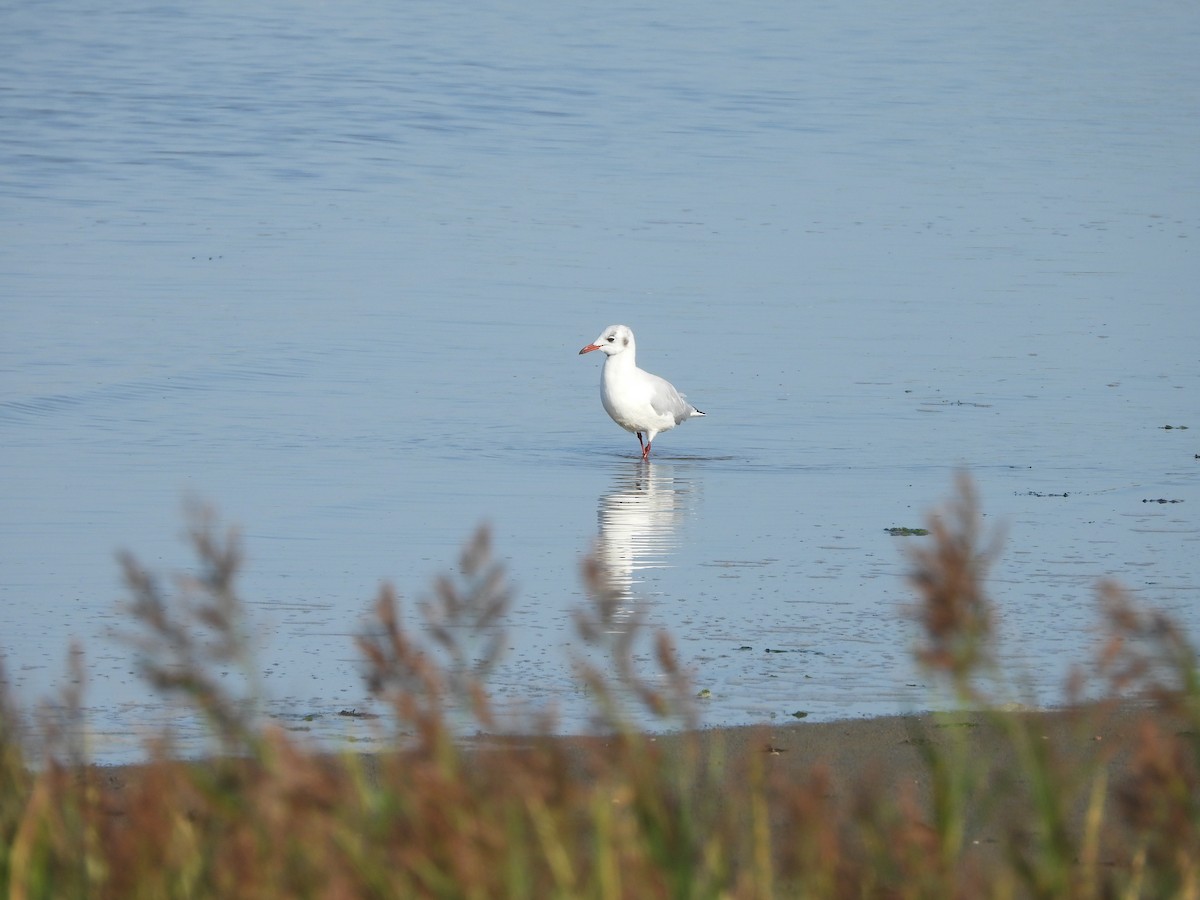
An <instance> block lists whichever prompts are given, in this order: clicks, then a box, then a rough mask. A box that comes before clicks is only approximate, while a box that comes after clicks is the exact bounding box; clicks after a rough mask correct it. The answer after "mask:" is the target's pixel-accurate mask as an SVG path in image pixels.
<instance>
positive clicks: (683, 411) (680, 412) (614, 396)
mask: <svg viewBox="0 0 1200 900" xmlns="http://www.w3.org/2000/svg"><path fill="white" fill-rule="evenodd" d="M593 350H599V351H601V352H602V353H604V368H603V369H602V370H601V372H600V400H601V401H602V402H603V403H604V410H605V412H607V413H608V414H609V415H610V416H611V417H612V420H613V421H614V422H616V423H617V424H618V425H620V426H621V427H622V428H624V429H625V430H626V431H632V432H633V433H634V434H636V435H637V438H638V443H639V444H641V445H642V459H649V458H650V444H651V442H653V440H654V439H655V438H656V437H657V436H658V435H660V434H662V433H663V432H664V431H668V430H670V429H672V428H674V427H675V426H676V425H678V424H679V423H680V422H683V421H685V420H687V419H690V418H692V416H702V415H704V413H702V412H700V410H698V409H696V407H694V406H692V404H690V403H688V402H687V400H685V399H684V396H683V394H681V393H679V391H677V390H675V386H674V385H673V384H671V383H670V382H669V381H666V380H665V379H662V378H659V377H658V376H657V375H651V374H650V373H649V372H645V371H643V370H642V369H639V368H638V367H637V344H636V343H634V340H633V332H632V331H631V330H630V329H629V326H627V325H609V326H608V327H607V328H605V329H604V331H603V333H602V334H601V335H600V337H598V338H596V341H595V343H592V344H588V345H587V346H586V347H584V348H583V349H582V350H580V351H579V354H580V355H581V356H582V355H583V354H584V353H591V352H592V351H593ZM643 435H645V440H644V441H643V440H642V436H643Z"/></svg>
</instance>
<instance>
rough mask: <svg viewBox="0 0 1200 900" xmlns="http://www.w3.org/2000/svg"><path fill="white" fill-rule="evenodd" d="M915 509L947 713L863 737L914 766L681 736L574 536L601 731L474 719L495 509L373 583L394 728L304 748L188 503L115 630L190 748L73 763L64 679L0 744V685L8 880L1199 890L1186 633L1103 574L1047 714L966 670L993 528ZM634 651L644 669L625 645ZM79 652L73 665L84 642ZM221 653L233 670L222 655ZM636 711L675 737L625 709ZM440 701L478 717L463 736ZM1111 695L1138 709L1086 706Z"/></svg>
mask: <svg viewBox="0 0 1200 900" xmlns="http://www.w3.org/2000/svg"><path fill="white" fill-rule="evenodd" d="M928 530H929V536H928V539H927V540H925V539H922V540H921V541H920V542H913V544H912V545H911V547H910V560H911V565H912V576H911V577H912V584H913V587H914V591H915V594H916V601H915V603H914V606H913V609H912V616H913V618H914V619H915V621H916V622H917V623H918V624H919V625H920V628H921V638H920V642H919V645H918V646H917V647H916V648H915V653H916V654H917V658H918V659H919V660H920V661H921V664H922V665H923V666H924V668H925V670H926V672H927V673H928V675H929V677H930V678H931V679H932V680H933V681H935V682H936V683H938V684H941V685H943V686H944V688H945V689H946V690H948V691H949V692H950V693H952V694H953V696H955V697H957V698H958V701H959V708H958V709H957V710H956V711H954V712H951V713H945V714H941V715H938V716H935V717H933V718H932V719H919V718H914V719H912V720H911V722H910V724H909V730H908V733H907V735H906V736H905V737H903V738H902V740H900V741H898V742H897V743H896V744H895V745H894V746H888V747H885V753H884V754H883V756H882V757H881V759H882V760H884V761H888V760H891V761H893V762H897V764H899V763H902V762H903V759H911V760H912V765H911V766H910V767H908V768H905V767H904V766H900V767H899V768H896V769H895V770H889V769H887V768H886V766H881V767H878V768H872V767H871V766H863V767H857V768H856V767H853V766H846V765H841V766H839V765H838V764H837V763H838V762H839V760H838V759H836V758H829V757H810V756H809V755H808V754H807V753H806V752H804V750H803V749H802V737H803V735H805V734H806V733H808V732H807V731H806V729H810V728H814V727H816V726H810V725H806V724H799V723H797V724H793V725H790V726H788V727H787V729H786V730H780V729H775V730H774V731H773V732H772V733H771V734H768V733H767V732H766V731H763V732H761V734H760V735H756V736H754V737H751V738H749V739H744V740H736V739H734V737H735V736H734V735H733V733H732V732H731V733H729V734H728V735H724V734H723V733H721V732H705V731H702V730H697V729H696V728H695V726H696V725H697V724H698V713H697V708H696V707H697V700H702V699H703V698H704V695H705V693H706V692H705V691H699V692H697V690H696V688H695V686H694V685H691V684H690V683H689V681H688V678H687V677H686V674H685V672H684V669H683V667H682V665H681V663H680V661H679V659H678V658H677V656H676V653H675V650H674V646H673V644H672V642H671V640H670V637H669V635H667V634H665V633H649V632H648V630H647V629H646V628H645V627H644V626H643V625H642V624H641V623H640V622H638V621H636V620H635V621H634V622H632V623H628V622H627V620H624V619H623V620H622V627H621V628H619V629H618V628H614V627H612V626H613V624H614V618H613V617H614V615H615V614H616V609H617V605H618V604H617V596H618V593H617V592H616V591H615V590H614V589H613V588H612V587H611V585H610V583H609V580H608V577H607V574H606V573H605V571H604V570H603V568H602V567H601V565H600V564H599V562H598V561H597V560H596V559H594V558H592V559H588V560H586V561H585V564H584V572H583V577H584V583H585V584H586V585H587V587H588V590H589V593H590V596H591V601H590V603H589V604H588V605H587V606H586V607H585V608H583V609H581V610H579V611H578V615H577V621H576V626H577V631H578V634H579V638H580V641H581V645H582V646H583V647H584V648H585V651H586V652H581V653H580V655H579V657H578V660H577V670H578V673H579V677H580V678H581V679H582V680H583V681H584V682H585V683H586V684H587V685H588V688H589V691H590V695H591V696H592V697H593V698H594V699H595V707H596V721H597V725H598V729H597V730H598V733H597V735H595V736H592V737H580V738H562V737H554V736H553V735H552V727H553V721H552V719H551V718H550V717H549V716H548V715H547V714H545V713H537V712H531V713H530V715H529V719H528V721H527V722H526V723H525V725H526V727H525V728H524V729H523V731H522V732H521V733H520V734H509V735H505V736H494V730H493V724H494V714H493V710H492V708H491V704H490V700H489V695H488V691H487V676H488V673H489V670H490V668H491V666H492V664H493V663H494V661H495V658H496V653H497V649H498V647H499V646H500V640H501V636H502V633H503V625H504V619H505V613H506V610H507V608H508V602H509V597H510V594H509V590H508V588H507V585H506V582H505V579H504V574H503V571H502V569H501V568H500V567H499V566H498V565H497V564H496V563H495V561H494V559H493V556H492V553H491V546H490V538H489V536H488V534H487V532H486V531H480V532H478V533H477V534H476V535H475V536H474V537H473V538H472V539H471V541H470V542H469V543H468V545H467V547H466V549H465V550H464V552H463V555H462V558H461V559H460V560H459V565H458V569H457V572H456V573H455V574H454V575H453V576H448V577H446V578H444V579H441V580H439V581H438V582H437V583H436V584H435V586H434V589H433V596H432V599H430V600H428V601H426V602H424V603H420V604H416V606H415V607H414V610H413V612H415V615H410V611H409V610H408V608H407V607H406V605H405V604H403V603H402V602H401V600H400V598H399V597H398V596H397V595H396V594H395V592H394V591H393V590H391V589H390V588H387V587H385V588H384V589H382V590H381V592H380V594H379V596H378V598H377V599H376V602H375V606H374V615H373V619H372V622H371V624H370V626H369V627H368V628H367V629H366V630H365V631H364V632H363V633H362V635H361V636H360V639H359V645H360V648H361V650H362V653H363V656H364V658H365V660H366V664H367V672H368V675H367V678H368V682H369V684H370V686H371V688H372V690H373V691H374V692H375V694H376V695H377V697H379V698H380V699H381V700H383V701H385V702H386V703H387V705H388V706H389V708H390V709H391V711H392V713H393V715H394V721H395V722H396V723H398V724H396V725H395V731H396V733H395V735H394V744H395V746H394V747H393V748H392V749H391V750H390V751H389V752H386V753H380V754H376V755H356V754H350V753H342V754H340V755H327V754H325V755H323V754H320V753H316V752H313V751H312V750H311V748H308V747H306V746H305V745H304V743H303V742H302V738H301V737H300V736H297V735H296V734H294V733H289V732H287V731H286V730H284V729H282V728H280V727H278V726H275V725H272V724H269V723H268V724H264V723H263V721H262V720H261V718H260V717H259V716H258V715H257V713H256V708H255V703H254V692H255V690H256V685H255V683H254V678H253V667H252V666H251V665H249V659H248V655H249V654H248V649H247V647H248V643H247V641H246V639H245V634H244V631H243V629H244V625H243V621H242V618H243V617H242V601H241V600H240V598H239V595H238V594H237V591H236V590H235V583H236V574H237V570H238V566H239V564H240V560H241V554H240V550H239V541H238V538H237V535H236V533H233V532H228V533H225V534H222V533H220V532H219V531H218V529H217V527H216V523H215V520H214V519H213V518H212V517H211V516H209V515H204V514H197V515H196V516H194V519H193V526H192V531H191V539H192V543H193V545H194V547H195V550H196V554H197V557H198V566H197V569H196V574H192V575H188V576H186V577H181V578H179V579H176V580H175V582H174V590H167V589H165V588H164V587H163V584H162V582H161V580H160V579H158V578H157V577H155V576H154V575H153V574H151V573H149V572H148V571H146V570H145V569H143V568H142V567H141V566H140V565H139V564H138V563H137V562H136V561H135V560H134V559H133V558H132V557H126V558H124V559H123V567H124V572H125V578H126V583H127V585H128V590H129V594H130V597H131V602H130V604H129V606H128V611H129V616H130V618H129V624H128V631H127V640H128V642H129V645H130V646H131V647H133V648H134V649H135V651H136V653H137V656H138V659H139V665H140V669H141V672H142V674H143V677H145V678H146V679H148V680H149V681H150V682H151V683H152V684H154V685H156V686H157V687H158V688H159V689H160V690H161V691H163V692H166V693H168V694H170V695H172V696H175V697H177V698H178V699H179V700H180V702H184V703H187V704H190V705H191V706H192V707H193V708H195V709H196V710H198V711H200V712H202V713H203V714H204V716H205V717H206V720H207V721H208V723H209V727H210V728H211V731H212V734H213V737H214V748H213V754H212V756H211V757H210V758H208V759H206V760H205V761H203V762H195V761H192V762H186V761H181V760H178V759H176V758H173V756H172V754H171V744H170V737H169V735H163V736H162V737H161V738H159V739H158V740H157V741H156V742H155V743H154V744H153V745H152V746H149V747H148V748H147V752H148V754H149V756H150V761H149V762H147V763H146V764H144V765H140V766H135V767H127V768H123V769H119V770H113V769H104V768H100V767H95V766H89V765H87V758H86V747H84V746H82V745H81V743H80V741H79V739H78V738H77V735H78V734H79V733H80V731H79V729H75V728H73V727H72V723H73V722H74V723H76V724H77V720H78V719H79V718H80V717H82V715H83V713H82V708H83V707H82V703H81V697H80V696H79V693H78V689H77V688H73V689H72V691H71V692H68V695H67V696H65V697H64V698H63V702H62V704H61V713H60V715H59V716H58V717H48V716H47V717H43V718H42V721H41V724H40V726H39V727H40V729H41V732H42V733H41V737H42V745H43V749H42V750H41V751H39V754H38V755H37V756H36V757H34V756H32V755H31V754H30V753H29V751H28V750H27V749H26V748H25V747H24V746H23V745H22V744H21V743H20V742H19V741H18V739H17V734H18V733H19V729H18V725H19V724H21V722H22V716H23V711H21V710H18V709H16V708H15V707H14V706H13V704H12V703H11V702H9V701H8V699H7V698H5V697H0V891H2V892H3V893H4V894H5V895H7V896H10V897H19V898H42V897H44V898H73V897H81V898H82V897H88V898H106V897H113V898H116V897H120V898H138V897H176V896H179V897H221V898H237V897H258V898H263V897H266V898H270V897H289V898H291V897H410V896H412V897H435V896H436V897H498V896H504V897H547V896H556V897H597V898H618V897H638V898H643V897H651V898H653V897H668V896H670V897H806V898H807V897H889V898H890V897H939V898H943V897H964V898H965V897H970V898H975V897H1011V896H1031V897H1079V898H1090V897H1192V896H1197V894H1198V893H1200V669H1198V668H1197V659H1196V655H1195V651H1194V649H1193V648H1192V647H1191V645H1190V644H1189V643H1188V641H1187V640H1186V638H1185V636H1184V635H1183V634H1182V633H1181V632H1180V631H1179V629H1178V628H1177V627H1176V626H1175V625H1174V624H1173V623H1172V622H1171V621H1170V619H1169V618H1167V617H1166V616H1164V615H1162V614H1160V613H1158V612H1155V611H1152V610H1145V609H1142V608H1141V607H1140V606H1138V605H1137V604H1136V603H1135V602H1134V600H1133V598H1132V597H1131V596H1130V595H1129V594H1128V593H1127V592H1126V591H1124V590H1122V589H1121V588H1120V587H1119V586H1117V585H1115V584H1110V583H1106V584H1102V585H1100V586H1099V587H1098V589H1097V596H1098V601H1099V603H1098V605H1099V608H1100V610H1101V611H1102V617H1103V622H1104V625H1105V630H1106V640H1105V641H1104V643H1103V646H1102V647H1101V649H1100V652H1099V655H1098V658H1097V659H1096V660H1094V661H1093V662H1092V664H1091V666H1090V675H1089V676H1087V677H1089V678H1090V679H1091V680H1092V682H1093V683H1098V684H1102V685H1103V686H1104V688H1105V689H1104V691H1103V694H1104V696H1105V699H1103V700H1101V701H1093V702H1089V703H1087V704H1079V705H1077V706H1074V707H1072V708H1071V709H1069V710H1065V711H1061V712H1059V713H1057V714H1055V717H1054V719H1053V722H1054V723H1057V727H1056V728H1054V729H1050V728H1048V727H1047V726H1048V722H1049V721H1050V720H1048V719H1047V718H1046V716H1045V715H1044V714H1038V713H1029V712H1022V711H1010V710H1006V709H1004V708H1002V707H1001V706H1000V705H999V704H997V703H995V702H994V701H993V700H992V699H991V697H990V696H989V695H988V691H987V687H986V685H987V684H988V683H989V678H990V676H992V675H993V674H994V669H995V667H996V665H997V663H996V658H997V654H996V653H995V652H994V647H993V642H994V640H995V638H994V622H995V616H996V613H995V606H994V602H993V600H992V598H991V597H990V596H989V593H988V590H987V587H986V584H985V575H986V572H987V570H988V566H989V565H990V564H991V563H992V562H993V561H994V560H995V558H996V554H997V553H998V552H999V542H998V540H997V538H996V537H995V535H992V534H986V533H984V531H983V529H982V527H981V518H980V515H979V511H978V503H977V500H976V498H975V495H974V492H973V490H972V488H971V485H970V483H969V482H968V481H966V480H965V479H964V480H963V481H962V482H961V483H960V485H959V489H958V493H957V495H956V496H955V498H954V499H953V500H952V501H951V502H950V503H949V504H948V505H947V506H946V507H945V509H943V510H942V511H940V512H938V513H936V514H934V515H933V516H931V518H930V521H929V527H928ZM645 645H649V646H650V647H651V648H652V650H653V654H652V658H653V660H654V665H653V667H652V671H649V672H647V671H643V670H642V669H640V668H639V667H638V665H636V664H635V659H637V658H641V656H642V655H643V654H641V653H640V652H635V648H641V647H643V646H645ZM71 665H72V666H73V668H74V669H75V674H76V675H77V676H81V674H82V669H83V663H82V657H81V654H80V653H75V654H73V655H72V662H71ZM231 666H232V667H234V668H236V669H238V670H239V671H241V672H242V673H243V676H242V677H241V678H238V679H234V680H233V681H232V682H231V680H230V679H228V678H221V677H217V675H216V674H215V673H216V672H217V671H218V669H219V670H221V671H227V670H229V668H230V667H231ZM1082 671H1083V670H1082V669H1081V672H1082ZM1084 677H1085V676H1084V675H1082V674H1081V675H1080V676H1078V681H1079V682H1080V683H1081V682H1082V680H1083V679H1084ZM81 681H82V678H81V677H78V678H76V682H77V683H78V682H81ZM2 683H3V680H2V679H0V684H2ZM1078 687H1079V685H1078V684H1074V685H1072V689H1077V688H1078ZM1133 701H1136V703H1135V704H1134V705H1131V702H1133ZM635 705H636V706H639V707H642V708H645V709H649V710H652V711H653V712H654V713H655V714H657V715H660V716H662V717H664V718H665V719H666V720H667V721H669V722H671V723H673V724H674V725H676V726H677V727H678V730H677V731H676V732H674V733H672V734H666V735H657V736H652V735H646V734H642V733H639V732H638V731H637V730H636V729H634V728H632V727H631V726H630V725H629V722H630V720H631V718H632V717H631V716H630V711H631V709H632V708H633V707H634V706H635ZM356 713H357V711H355V710H347V711H345V714H346V715H349V716H353V715H356ZM795 715H796V716H797V717H800V716H802V715H803V713H802V712H797V713H795ZM463 716H469V717H470V719H471V720H472V721H473V722H474V723H475V724H476V726H477V727H478V728H480V729H483V730H484V731H486V732H488V733H489V734H491V735H493V736H490V737H488V738H487V739H486V740H470V741H467V740H463V739H461V738H460V737H459V736H458V735H460V734H461V733H462V729H461V727H460V726H461V724H462V723H461V722H460V721H458V719H459V718H461V717H463ZM1130 717H1132V719H1133V721H1134V724H1133V725H1132V726H1131V727H1123V728H1122V729H1120V730H1117V731H1114V730H1113V729H1112V728H1110V727H1109V726H1110V725H1111V724H1112V723H1113V722H1116V721H1118V720H1120V721H1122V722H1127V721H1128V720H1129V718H1130ZM1114 735H1116V737H1113V736H1114ZM1120 735H1127V736H1128V737H1127V739H1121V738H1120ZM727 738H728V739H727ZM844 749H845V750H846V751H847V752H849V750H850V749H851V748H844ZM902 758H903V759H902ZM906 765H907V764H906ZM897 773H900V774H897Z"/></svg>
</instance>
